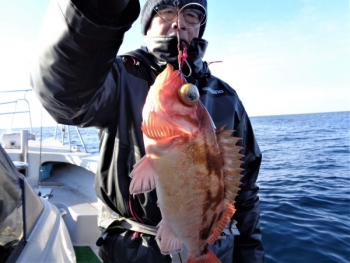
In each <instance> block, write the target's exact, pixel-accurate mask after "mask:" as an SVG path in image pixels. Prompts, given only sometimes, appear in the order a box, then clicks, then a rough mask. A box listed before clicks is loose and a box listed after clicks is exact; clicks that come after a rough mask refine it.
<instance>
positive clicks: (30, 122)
mask: <svg viewBox="0 0 350 263" xmlns="http://www.w3.org/2000/svg"><path fill="white" fill-rule="evenodd" d="M28 91H32V90H31V89H23V90H0V93H12V92H24V97H23V99H17V100H12V101H5V102H0V105H5V104H12V103H13V104H15V108H14V110H13V111H9V112H2V113H0V115H9V114H12V119H11V125H10V129H12V125H13V120H14V117H15V115H16V114H19V113H28V114H29V124H30V132H31V133H32V132H33V128H32V116H31V111H30V105H29V102H28V100H27V97H26V96H27V92H28ZM18 101H24V102H26V103H27V106H28V110H26V111H17V104H18Z"/></svg>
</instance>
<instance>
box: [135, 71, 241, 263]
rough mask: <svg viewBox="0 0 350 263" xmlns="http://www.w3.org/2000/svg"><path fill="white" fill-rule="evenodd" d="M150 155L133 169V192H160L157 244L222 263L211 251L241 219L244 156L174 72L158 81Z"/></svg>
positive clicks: (147, 139)
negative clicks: (237, 218)
mask: <svg viewBox="0 0 350 263" xmlns="http://www.w3.org/2000/svg"><path fill="white" fill-rule="evenodd" d="M142 116H143V123H142V131H143V134H144V143H145V148H146V155H145V156H144V157H143V158H142V159H140V160H139V161H138V162H137V163H136V164H135V166H134V169H133V171H132V173H131V175H130V176H131V177H132V180H131V184H130V192H131V193H133V194H137V193H144V192H149V191H151V190H153V189H154V188H156V191H157V197H158V206H159V208H160V211H161V214H162V221H161V222H160V223H159V225H158V227H159V228H158V232H157V236H156V238H158V239H160V249H161V252H162V253H163V254H170V253H175V252H179V251H181V249H182V246H183V244H184V245H185V247H186V248H187V250H188V252H189V259H188V263H191V262H202V263H209V262H213V263H214V262H220V261H219V259H218V258H217V257H216V256H215V255H214V254H213V253H212V252H211V251H210V250H209V249H208V244H212V243H214V242H215V240H216V239H217V238H218V236H219V235H220V234H221V233H222V231H223V229H224V227H225V225H226V224H227V222H228V221H229V220H230V219H231V217H232V215H233V214H234V212H235V209H234V206H233V203H234V199H235V197H236V195H237V192H238V190H239V185H240V178H241V171H242V169H241V168H240V166H241V163H242V161H241V160H240V159H241V158H242V157H243V156H242V155H241V154H239V151H240V150H241V149H242V148H241V147H239V146H236V143H237V141H238V140H240V139H239V138H235V137H232V136H231V134H232V133H233V131H232V130H224V128H221V129H216V128H215V126H214V123H213V121H212V119H211V117H210V115H209V113H208V112H207V110H206V108H205V107H204V106H203V104H202V103H201V102H200V101H199V92H198V89H197V87H196V86H194V85H192V84H187V83H186V81H185V79H184V78H183V77H182V75H181V73H180V72H179V71H177V70H173V67H172V66H171V65H167V67H166V69H165V70H164V71H163V72H162V73H161V74H160V75H159V76H158V77H157V78H156V81H155V83H154V85H153V86H152V87H151V88H150V91H149V93H148V96H147V99H146V103H145V106H144V108H143V112H142Z"/></svg>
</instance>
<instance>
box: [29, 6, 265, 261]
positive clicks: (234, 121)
mask: <svg viewBox="0 0 350 263" xmlns="http://www.w3.org/2000/svg"><path fill="white" fill-rule="evenodd" d="M206 6H207V3H206V0H193V1H188V0H180V1H173V0H148V1H146V3H145V5H144V7H143V10H142V13H141V23H142V33H143V34H144V35H145V37H144V42H145V44H146V47H144V48H142V49H138V50H134V51H131V52H129V53H127V54H124V55H122V56H118V57H116V54H117V52H118V49H119V47H120V45H121V44H122V41H123V37H124V33H125V32H126V31H127V30H129V29H130V27H131V25H132V23H133V22H134V21H135V20H136V19H137V17H138V15H139V13H140V5H139V2H138V0H99V1H98V0H71V1H69V0H55V1H52V2H51V3H50V6H49V10H48V12H47V16H46V18H45V20H44V22H43V29H42V32H41V38H40V41H39V43H40V45H41V47H40V50H41V52H40V54H39V56H38V59H37V61H36V62H35V63H33V69H32V73H31V81H32V86H33V89H34V90H35V91H36V93H37V95H38V97H39V99H40V101H41V103H42V104H43V106H44V107H45V108H46V110H47V111H48V112H49V113H50V114H51V115H52V117H53V118H54V119H55V120H56V121H57V122H58V123H62V124H67V125H77V126H80V127H91V126H94V127H98V128H99V129H101V130H102V134H101V142H100V160H99V167H98V171H97V173H96V179H95V190H96V193H97V196H98V198H99V200H100V201H101V214H100V216H99V227H100V228H101V229H104V230H105V232H104V234H103V235H102V238H101V239H99V240H98V244H99V245H100V246H101V248H100V256H101V258H102V259H103V261H104V262H121V263H128V262H135V263H138V262H139V263H144V262H152V263H157V262H180V261H177V260H178V259H176V257H177V256H182V255H181V254H180V255H172V256H173V257H172V258H171V257H170V256H169V255H162V254H161V253H160V250H159V247H158V245H157V242H156V240H155V239H154V233H152V231H154V229H156V228H155V226H157V224H158V223H159V222H160V220H161V214H160V211H159V208H158V207H157V204H156V202H157V196H156V192H155V191H152V192H150V193H146V194H138V195H130V193H129V184H130V180H131V179H130V177H129V174H130V172H131V170H132V169H133V165H134V164H135V163H136V161H138V160H139V159H140V158H141V157H142V156H143V155H145V148H144V144H143V137H142V131H141V128H140V127H141V122H142V116H141V112H142V108H143V105H144V102H145V99H146V96H147V93H148V90H149V87H150V86H151V85H152V84H153V82H154V80H155V78H156V76H157V75H158V74H159V73H160V72H161V71H162V70H163V69H164V68H165V65H166V64H167V63H170V64H172V65H173V66H174V67H175V68H179V62H180V64H183V67H182V71H183V73H184V75H186V76H187V77H186V79H187V81H188V82H191V83H193V84H195V85H196V86H197V87H198V88H199V91H200V96H201V98H200V99H201V101H202V103H203V104H204V105H205V107H206V108H207V110H208V112H209V113H210V115H211V117H212V118H213V121H214V123H215V125H216V127H221V126H223V125H226V128H227V129H232V130H235V133H234V136H236V137H240V138H242V140H241V141H240V142H239V145H241V146H242V147H243V148H244V150H242V152H241V153H242V154H243V155H244V156H245V158H244V164H243V168H244V172H243V174H244V176H243V178H242V185H241V190H240V191H239V194H238V196H237V198H236V202H235V208H236V210H237V211H236V213H235V214H234V216H233V219H232V221H231V222H230V224H228V227H227V228H226V229H225V231H224V233H223V234H222V236H221V238H220V239H218V240H217V241H216V242H215V243H214V244H213V245H210V249H211V250H212V251H213V252H214V253H215V254H216V255H217V256H218V258H219V259H220V260H221V261H222V262H223V263H232V262H240V263H241V262H242V263H243V262H263V261H264V249H263V246H262V242H261V234H260V226H259V214H260V211H259V207H260V206H259V198H258V195H257V193H258V189H259V188H258V187H257V185H256V180H257V177H258V172H259V167H260V163H261V153H260V150H259V147H258V144H257V142H256V140H255V137H254V133H253V130H252V127H251V124H250V120H249V118H248V116H247V113H246V112H245V109H244V107H243V105H242V102H241V101H240V99H239V98H238V96H237V94H236V92H235V91H234V90H233V89H232V88H231V87H230V86H229V85H228V84H226V83H225V82H223V81H222V80H220V79H218V78H216V77H214V76H213V75H211V73H210V70H209V69H208V64H207V63H206V62H203V61H202V58H203V56H204V53H205V50H206V47H207V44H208V42H207V41H206V40H204V39H202V35H203V33H204V29H205V25H206ZM178 44H179V45H178ZM179 51H180V53H181V54H183V56H182V57H180V61H179V60H178V54H179ZM186 55H187V58H186ZM180 67H181V66H180ZM124 218H126V220H127V221H125V220H124ZM136 221H137V222H141V223H142V224H137V223H136ZM134 222H135V223H134ZM235 222H237V228H238V231H239V233H240V235H236V236H235V235H233V234H235V233H234V230H235V228H234V226H235ZM130 226H131V227H130ZM130 228H133V229H135V228H136V229H138V231H136V232H134V231H132V230H130Z"/></svg>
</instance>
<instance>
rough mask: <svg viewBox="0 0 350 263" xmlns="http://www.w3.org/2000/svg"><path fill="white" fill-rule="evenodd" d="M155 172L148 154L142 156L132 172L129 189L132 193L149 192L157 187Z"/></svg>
mask: <svg viewBox="0 0 350 263" xmlns="http://www.w3.org/2000/svg"><path fill="white" fill-rule="evenodd" d="M156 176H157V174H156V173H155V171H154V169H153V167H152V165H151V162H150V158H149V157H148V156H147V155H146V156H144V157H142V158H141V159H140V160H139V161H138V162H137V163H136V164H135V165H134V169H133V170H132V171H131V173H130V177H131V178H132V180H131V182H130V187H129V191H130V193H131V194H140V193H147V192H150V191H152V190H153V189H154V188H155V187H156V182H155V177H156Z"/></svg>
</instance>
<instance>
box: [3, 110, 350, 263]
mask: <svg viewBox="0 0 350 263" xmlns="http://www.w3.org/2000/svg"><path fill="white" fill-rule="evenodd" d="M251 122H252V124H253V128H254V130H255V135H256V138H257V140H258V142H259V145H260V149H261V151H262V154H263V161H262V165H261V170H260V175H259V180H258V185H259V187H260V193H259V196H260V202H261V219H260V222H261V230H262V237H263V243H264V247H265V251H266V263H274V262H277V263H289V262H290V263H333V262H334V263H347V262H350V112H334V113H318V114H298V115H281V116H264V117H252V118H251ZM61 130H62V126H60V125H59V126H58V129H57V132H56V137H58V138H61ZM64 130H65V141H66V142H67V137H68V127H64ZM3 131H4V130H0V132H3ZM69 131H70V134H71V138H72V144H73V145H80V146H81V143H80V140H79V137H78V136H77V131H76V128H75V127H70V128H69ZM79 131H80V133H81V135H82V137H83V140H84V142H85V144H86V147H87V150H88V151H89V152H91V153H97V152H98V145H99V140H98V135H97V130H96V129H95V128H85V129H81V128H79ZM34 132H35V133H36V134H37V137H38V136H39V137H40V134H42V138H43V139H45V138H48V137H54V135H55V127H50V128H48V127H45V128H42V129H40V128H35V129H34Z"/></svg>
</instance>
